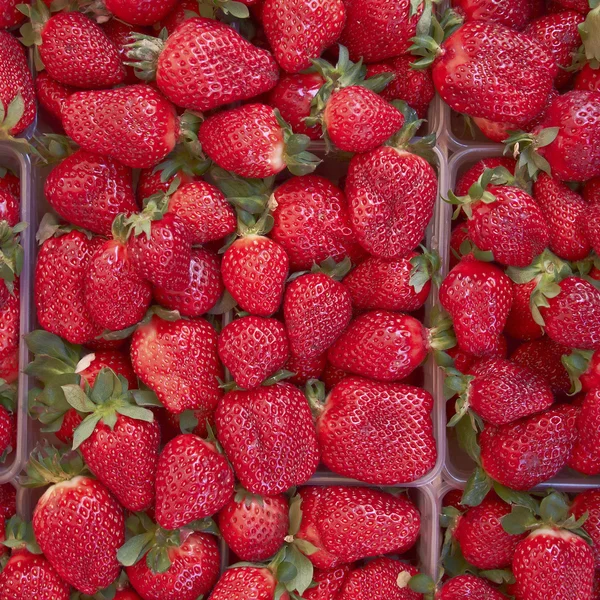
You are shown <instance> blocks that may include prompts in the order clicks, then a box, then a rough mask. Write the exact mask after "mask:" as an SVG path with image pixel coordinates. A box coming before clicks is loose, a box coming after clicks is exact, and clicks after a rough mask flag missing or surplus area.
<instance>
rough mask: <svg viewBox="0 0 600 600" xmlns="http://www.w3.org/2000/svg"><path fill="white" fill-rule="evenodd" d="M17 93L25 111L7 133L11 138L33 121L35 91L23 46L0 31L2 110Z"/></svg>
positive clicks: (8, 34)
mask: <svg viewBox="0 0 600 600" xmlns="http://www.w3.org/2000/svg"><path fill="white" fill-rule="evenodd" d="M19 93H20V94H21V96H22V97H23V102H24V104H25V110H24V112H23V116H22V117H21V118H20V119H19V121H18V122H17V123H16V125H14V126H13V127H11V129H10V131H9V133H10V135H13V136H14V135H17V134H19V133H21V132H22V131H23V130H24V129H26V128H27V127H29V125H31V123H32V122H33V120H34V119H35V113H36V108H35V91H34V87H33V79H32V77H31V72H30V71H29V67H28V65H27V57H26V55H25V50H24V49H23V46H21V44H20V43H19V42H18V41H17V39H16V38H15V37H13V36H12V35H11V34H10V33H8V32H7V31H0V103H2V105H3V106H4V110H7V109H8V105H9V104H10V103H11V102H12V101H13V100H14V99H15V98H16V96H17V95H18V94H19Z"/></svg>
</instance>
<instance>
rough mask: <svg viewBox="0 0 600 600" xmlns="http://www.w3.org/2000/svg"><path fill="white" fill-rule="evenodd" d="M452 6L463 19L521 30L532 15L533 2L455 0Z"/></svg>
mask: <svg viewBox="0 0 600 600" xmlns="http://www.w3.org/2000/svg"><path fill="white" fill-rule="evenodd" d="M452 8H453V9H454V10H455V11H456V12H457V13H458V14H459V15H461V16H462V17H464V19H465V21H483V22H485V23H498V24H500V25H506V27H512V28H513V29H516V30H517V31H521V30H522V29H523V28H524V27H525V26H526V25H527V23H528V22H529V21H530V20H531V19H532V18H533V17H534V12H535V2H532V0H511V1H510V2H502V3H496V2H490V1H489V0H487V1H485V2H475V1H474V0H455V1H454V2H453V3H452Z"/></svg>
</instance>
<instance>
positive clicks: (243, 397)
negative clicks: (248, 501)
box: [215, 383, 319, 496]
mask: <svg viewBox="0 0 600 600" xmlns="http://www.w3.org/2000/svg"><path fill="white" fill-rule="evenodd" d="M275 416H277V418H276V419H275ZM215 421H216V425H217V436H218V439H219V442H220V443H221V445H222V446H223V448H224V450H225V453H226V454H227V457H228V458H229V460H230V461H231V464H232V465H233V468H234V470H235V473H236V476H237V478H238V479H239V481H240V483H241V484H242V485H243V486H244V488H245V489H247V490H248V491H249V492H251V493H253V494H261V495H265V496H275V495H277V494H280V493H282V492H284V491H286V490H287V489H289V488H290V487H292V486H293V485H300V484H302V483H305V482H306V481H308V479H309V478H310V477H311V476H312V475H313V473H314V472H315V471H316V469H317V465H318V464H319V449H318V446H317V439H316V434H315V427H314V424H313V420H312V415H311V412H310V408H309V406H308V402H307V400H306V398H305V397H304V394H302V392H301V391H300V390H298V389H297V388H295V387H294V386H293V385H291V384H289V383H276V384H275V385H272V386H269V387H260V388H256V389H254V390H249V391H233V392H229V393H228V394H226V395H225V396H224V397H223V399H222V400H221V402H220V403H219V406H218V407H217V412H216V415H215Z"/></svg>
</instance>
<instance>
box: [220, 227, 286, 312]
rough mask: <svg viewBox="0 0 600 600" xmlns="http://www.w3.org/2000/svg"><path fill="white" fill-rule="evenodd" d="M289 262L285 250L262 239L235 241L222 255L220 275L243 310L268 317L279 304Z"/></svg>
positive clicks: (257, 236)
mask: <svg viewBox="0 0 600 600" xmlns="http://www.w3.org/2000/svg"><path fill="white" fill-rule="evenodd" d="M288 264H289V259H288V257H287V254H286V253H285V251H284V249H283V248H282V247H281V246H280V245H279V244H277V243H275V242H274V241H273V240H270V239H268V238H266V237H264V236H262V235H255V234H250V235H246V236H244V237H241V238H239V239H237V240H236V241H235V242H233V244H231V246H229V248H228V249H227V251H226V252H225V254H224V255H223V261H222V263H221V275H222V277H223V283H224V284H225V287H226V288H227V291H228V292H229V293H230V294H231V295H232V296H233V298H234V299H235V301H236V302H237V303H238V304H239V305H240V307H241V308H242V310H245V311H248V312H249V313H252V314H254V315H258V316H261V317H268V316H269V315H272V314H273V313H274V312H275V311H276V310H277V309H278V308H279V305H280V304H281V300H282V297H283V290H284V286H285V280H286V279H287V276H288Z"/></svg>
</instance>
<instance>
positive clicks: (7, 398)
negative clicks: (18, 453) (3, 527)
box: [0, 383, 17, 521]
mask: <svg viewBox="0 0 600 600" xmlns="http://www.w3.org/2000/svg"><path fill="white" fill-rule="evenodd" d="M16 409H17V404H16V388H15V387H14V386H10V385H7V384H6V383H2V385H1V386H0V462H4V460H5V459H6V457H7V456H8V455H9V454H10V453H11V452H14V451H15V450H16V447H17V415H16ZM0 521H2V515H0Z"/></svg>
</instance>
